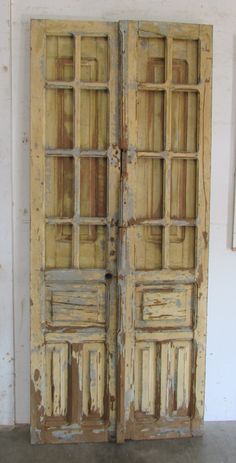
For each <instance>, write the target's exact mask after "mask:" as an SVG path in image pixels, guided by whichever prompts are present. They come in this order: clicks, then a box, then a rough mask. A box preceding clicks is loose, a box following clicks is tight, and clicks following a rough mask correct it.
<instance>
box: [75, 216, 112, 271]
mask: <svg viewBox="0 0 236 463" xmlns="http://www.w3.org/2000/svg"><path fill="white" fill-rule="evenodd" d="M79 229H80V231H79V267H80V268H84V269H86V268H87V269H89V268H105V267H106V249H107V227H106V226H104V225H80V227H79Z"/></svg>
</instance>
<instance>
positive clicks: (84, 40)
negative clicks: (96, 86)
mask: <svg viewBox="0 0 236 463" xmlns="http://www.w3.org/2000/svg"><path fill="white" fill-rule="evenodd" d="M108 64H109V52H108V39H107V37H81V80H83V81H84V82H107V81H108V79H109V69H108Z"/></svg>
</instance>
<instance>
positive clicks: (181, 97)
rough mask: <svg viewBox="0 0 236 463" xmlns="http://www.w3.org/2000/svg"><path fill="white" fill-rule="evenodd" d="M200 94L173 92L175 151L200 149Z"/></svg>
mask: <svg viewBox="0 0 236 463" xmlns="http://www.w3.org/2000/svg"><path fill="white" fill-rule="evenodd" d="M197 110H198V94H197V93H196V92H173V93H172V111H171V113H172V121H171V137H172V150H173V151H175V152H182V153H183V152H189V153H195V152H196V151H197V149H198V142H197V138H198V133H197Z"/></svg>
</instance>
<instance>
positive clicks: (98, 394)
mask: <svg viewBox="0 0 236 463" xmlns="http://www.w3.org/2000/svg"><path fill="white" fill-rule="evenodd" d="M79 372H80V377H81V382H82V417H83V419H84V420H86V418H94V419H99V418H102V417H103V415H104V393H105V346H104V344H102V343H90V342H88V343H84V345H83V352H82V364H80V365H79Z"/></svg>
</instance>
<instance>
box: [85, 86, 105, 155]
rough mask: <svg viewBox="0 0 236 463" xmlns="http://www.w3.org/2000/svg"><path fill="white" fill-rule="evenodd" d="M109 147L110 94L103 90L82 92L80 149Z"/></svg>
mask: <svg viewBox="0 0 236 463" xmlns="http://www.w3.org/2000/svg"><path fill="white" fill-rule="evenodd" d="M107 145H108V94H107V92H106V91H103V90H98V91H97V90H82V91H81V108H80V147H81V149H84V150H89V149H100V150H103V149H106V148H107Z"/></svg>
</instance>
